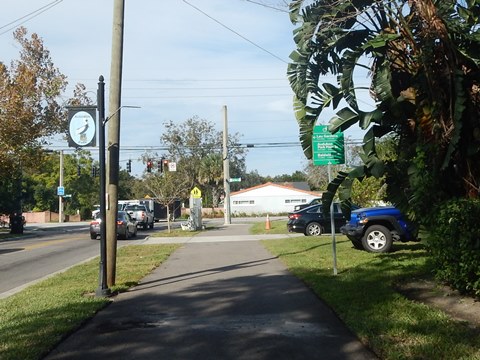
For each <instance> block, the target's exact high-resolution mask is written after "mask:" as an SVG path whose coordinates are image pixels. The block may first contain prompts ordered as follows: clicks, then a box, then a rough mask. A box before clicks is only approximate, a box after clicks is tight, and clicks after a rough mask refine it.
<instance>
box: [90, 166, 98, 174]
mask: <svg viewBox="0 0 480 360" xmlns="http://www.w3.org/2000/svg"><path fill="white" fill-rule="evenodd" d="M91 175H92V177H96V176H97V168H96V167H95V165H92V172H91Z"/></svg>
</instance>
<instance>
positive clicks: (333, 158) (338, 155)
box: [312, 125, 345, 165]
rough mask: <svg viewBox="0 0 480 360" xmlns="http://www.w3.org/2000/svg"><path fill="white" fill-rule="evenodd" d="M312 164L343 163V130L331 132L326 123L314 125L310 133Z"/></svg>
mask: <svg viewBox="0 0 480 360" xmlns="http://www.w3.org/2000/svg"><path fill="white" fill-rule="evenodd" d="M312 150H313V165H338V164H344V163H345V138H344V135H343V132H341V131H338V132H336V133H335V134H331V133H330V132H329V131H328V125H316V126H315V127H314V128H313V135H312Z"/></svg>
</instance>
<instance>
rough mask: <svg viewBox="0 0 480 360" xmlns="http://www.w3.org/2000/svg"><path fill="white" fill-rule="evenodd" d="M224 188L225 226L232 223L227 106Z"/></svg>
mask: <svg viewBox="0 0 480 360" xmlns="http://www.w3.org/2000/svg"><path fill="white" fill-rule="evenodd" d="M223 188H224V190H225V197H224V199H223V210H224V212H225V213H224V217H225V225H229V224H231V223H232V219H231V215H230V159H229V158H228V119H227V106H226V105H224V106H223Z"/></svg>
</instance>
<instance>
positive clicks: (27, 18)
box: [0, 0, 63, 35]
mask: <svg viewBox="0 0 480 360" xmlns="http://www.w3.org/2000/svg"><path fill="white" fill-rule="evenodd" d="M62 1H63V0H54V1H52V2H51V3H48V4H47V5H44V6H42V7H40V8H38V9H37V10H34V11H32V12H31V13H28V14H27V15H24V16H22V17H19V18H18V19H15V20H13V21H11V22H9V23H8V24H5V25H3V26H0V30H1V29H4V28H6V27H8V26H10V25H13V24H16V23H18V24H16V25H14V26H12V27H10V28H8V29H7V30H5V31H2V32H0V35H3V34H6V33H7V32H10V31H11V30H13V29H15V28H16V27H18V26H20V25H22V24H25V23H26V22H27V21H30V20H32V19H34V18H36V17H37V16H39V15H40V14H42V13H44V12H45V11H47V10H50V9H51V8H53V7H54V6H57V5H58V4H60V3H61V2H62ZM24 19H25V20H24ZM21 20H24V21H21ZM19 21H20V22H19Z"/></svg>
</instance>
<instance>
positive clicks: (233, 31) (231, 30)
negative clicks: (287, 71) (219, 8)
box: [183, 0, 288, 64]
mask: <svg viewBox="0 0 480 360" xmlns="http://www.w3.org/2000/svg"><path fill="white" fill-rule="evenodd" d="M183 2H184V3H185V4H187V5H188V6H191V7H192V8H194V9H195V10H197V11H198V12H200V13H201V14H203V15H205V16H206V17H208V18H209V19H211V20H213V21H215V22H216V23H217V24H219V25H220V26H222V27H224V28H225V29H227V30H228V31H230V32H232V33H234V34H235V35H237V36H239V37H240V38H242V39H243V40H245V41H247V42H249V43H250V44H252V45H253V46H255V47H257V48H259V49H260V50H262V51H264V52H266V53H267V54H269V55H271V56H273V57H274V58H275V59H277V60H280V61H281V62H283V63H284V64H288V62H287V61H285V60H283V59H282V58H281V57H279V56H277V55H275V54H274V53H272V52H271V51H269V50H267V49H265V48H264V47H262V46H260V45H258V44H257V43H255V42H253V41H252V40H250V39H248V38H247V37H245V36H243V35H242V34H240V33H239V32H238V31H235V30H233V29H232V28H230V27H228V26H227V25H225V24H224V23H222V22H220V21H219V20H217V19H215V18H214V17H213V16H210V15H209V14H207V13H206V12H205V11H203V10H201V9H200V8H198V7H196V6H195V5H193V4H191V3H189V2H188V1H187V0H183Z"/></svg>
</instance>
